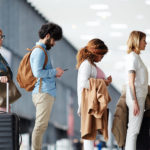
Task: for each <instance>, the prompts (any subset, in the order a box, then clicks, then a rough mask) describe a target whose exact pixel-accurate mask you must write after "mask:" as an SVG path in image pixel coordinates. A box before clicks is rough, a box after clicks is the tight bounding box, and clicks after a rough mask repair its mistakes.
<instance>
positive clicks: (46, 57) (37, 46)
mask: <svg viewBox="0 0 150 150" xmlns="http://www.w3.org/2000/svg"><path fill="white" fill-rule="evenodd" d="M35 48H40V49H41V50H43V52H44V53H45V62H44V65H43V68H45V66H46V64H47V62H48V56H47V53H46V51H45V49H44V48H43V47H42V46H40V45H36V46H34V47H33V48H32V49H30V48H27V50H28V51H30V52H32V51H33V50H34V49H35Z"/></svg>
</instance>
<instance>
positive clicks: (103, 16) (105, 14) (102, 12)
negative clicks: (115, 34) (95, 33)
mask: <svg viewBox="0 0 150 150" xmlns="http://www.w3.org/2000/svg"><path fill="white" fill-rule="evenodd" d="M96 15H97V16H100V17H102V18H103V19H105V18H107V17H110V16H111V12H109V11H100V12H97V13H96Z"/></svg>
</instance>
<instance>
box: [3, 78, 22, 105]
mask: <svg viewBox="0 0 150 150" xmlns="http://www.w3.org/2000/svg"><path fill="white" fill-rule="evenodd" d="M20 97H21V93H20V92H19V90H18V89H17V87H16V85H15V83H14V82H13V81H12V80H9V103H10V104H12V103H14V102H15V101H16V100H17V99H19V98H20ZM0 107H6V83H0Z"/></svg>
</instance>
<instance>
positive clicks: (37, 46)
mask: <svg viewBox="0 0 150 150" xmlns="http://www.w3.org/2000/svg"><path fill="white" fill-rule="evenodd" d="M35 48H40V49H41V50H43V52H44V53H45V61H44V65H43V68H45V66H46V64H47V62H48V56H47V53H46V51H45V49H44V48H43V47H42V46H40V45H36V46H34V47H33V48H32V49H29V48H27V50H28V51H31V52H32V51H33V50H34V49H35ZM41 87H42V78H40V85H39V93H40V92H41Z"/></svg>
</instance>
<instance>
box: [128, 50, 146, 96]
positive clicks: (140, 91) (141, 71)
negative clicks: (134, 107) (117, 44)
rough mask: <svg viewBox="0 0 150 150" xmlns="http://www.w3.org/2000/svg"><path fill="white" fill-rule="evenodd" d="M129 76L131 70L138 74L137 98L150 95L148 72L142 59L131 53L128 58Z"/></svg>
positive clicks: (136, 77)
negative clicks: (149, 93) (149, 90)
mask: <svg viewBox="0 0 150 150" xmlns="http://www.w3.org/2000/svg"><path fill="white" fill-rule="evenodd" d="M126 67H127V74H128V72H129V71H130V70H134V71H135V72H136V76H135V84H134V85H135V89H136V96H137V97H146V95H147V93H148V71H147V68H146V66H145V65H144V63H143V61H142V59H141V57H140V56H139V55H138V54H136V53H135V52H131V53H130V54H128V56H127V66H126ZM127 94H129V95H130V94H131V93H130V90H129V78H128V83H127Z"/></svg>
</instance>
